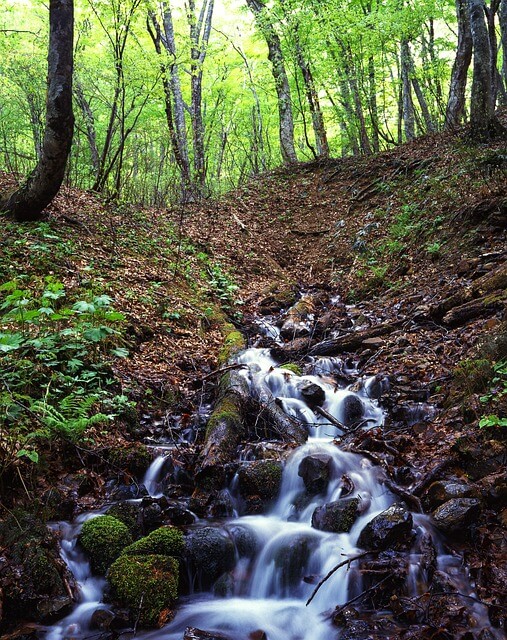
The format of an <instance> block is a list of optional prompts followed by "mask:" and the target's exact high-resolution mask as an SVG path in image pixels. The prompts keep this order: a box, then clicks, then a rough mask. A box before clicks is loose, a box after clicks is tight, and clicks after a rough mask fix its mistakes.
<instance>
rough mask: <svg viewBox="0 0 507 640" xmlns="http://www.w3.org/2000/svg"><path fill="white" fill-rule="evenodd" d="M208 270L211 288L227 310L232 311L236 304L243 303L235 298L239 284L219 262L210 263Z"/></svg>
mask: <svg viewBox="0 0 507 640" xmlns="http://www.w3.org/2000/svg"><path fill="white" fill-rule="evenodd" d="M207 271H208V277H209V285H210V287H211V290H212V291H213V293H214V294H215V296H217V298H218V299H219V300H220V304H221V306H222V308H223V309H224V310H225V311H231V310H232V309H233V307H234V306H236V305H238V304H241V301H240V300H237V299H236V298H235V294H236V292H237V291H238V289H239V287H238V285H237V284H236V283H235V282H234V280H233V279H232V278H231V276H230V275H229V274H228V273H227V272H226V271H224V270H223V269H222V266H221V265H220V264H219V263H216V264H213V265H208V267H207Z"/></svg>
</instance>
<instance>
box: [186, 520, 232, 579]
mask: <svg viewBox="0 0 507 640" xmlns="http://www.w3.org/2000/svg"><path fill="white" fill-rule="evenodd" d="M184 556H185V559H186V560H187V563H188V567H189V570H190V572H191V573H192V574H194V575H195V576H196V578H197V580H198V583H199V584H200V586H201V587H202V588H203V589H206V588H209V587H211V585H212V584H213V583H214V582H215V580H216V579H217V578H218V577H219V576H221V575H222V574H223V573H226V572H227V571H230V570H231V569H232V568H233V567H234V565H235V553H234V544H233V542H232V540H231V539H230V538H229V537H228V536H227V535H225V534H224V533H222V532H221V531H220V530H219V529H214V528H213V527H202V528H200V529H194V530H193V531H192V532H191V533H190V534H189V535H188V536H187V537H186V538H185V551H184Z"/></svg>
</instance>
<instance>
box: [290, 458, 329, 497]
mask: <svg viewBox="0 0 507 640" xmlns="http://www.w3.org/2000/svg"><path fill="white" fill-rule="evenodd" d="M332 462H333V460H332V458H331V456H328V455H325V454H314V455H311V456H306V458H303V459H302V460H301V462H300V464H299V468H298V475H299V476H300V477H301V478H303V482H304V483H305V487H306V490H307V491H308V493H311V494H316V493H321V492H322V491H324V490H325V489H326V488H327V485H328V483H329V476H330V474H331V467H332Z"/></svg>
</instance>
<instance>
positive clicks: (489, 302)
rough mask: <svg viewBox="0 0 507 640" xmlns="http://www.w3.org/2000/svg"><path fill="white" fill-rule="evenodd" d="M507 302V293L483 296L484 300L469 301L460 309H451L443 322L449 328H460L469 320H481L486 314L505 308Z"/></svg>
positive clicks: (499, 292) (501, 292)
mask: <svg viewBox="0 0 507 640" xmlns="http://www.w3.org/2000/svg"><path fill="white" fill-rule="evenodd" d="M506 301H507V295H506V293H505V291H496V292H494V293H488V295H486V296H483V297H482V298H478V299H475V300H469V301H468V302H465V303H464V304H461V305H459V306H458V307H454V308H453V309H450V310H449V311H448V312H447V313H446V314H445V316H444V317H443V319H442V321H443V323H444V324H446V325H447V326H449V327H459V326H460V325H462V324H465V323H466V322H468V321H469V320H473V319H475V318H480V317H481V316H482V315H484V314H486V313H490V312H491V311H495V310H496V309H501V308H502V307H505V303H506Z"/></svg>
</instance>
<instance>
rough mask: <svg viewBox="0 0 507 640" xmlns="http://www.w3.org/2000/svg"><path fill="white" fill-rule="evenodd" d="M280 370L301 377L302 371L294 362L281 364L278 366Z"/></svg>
mask: <svg viewBox="0 0 507 640" xmlns="http://www.w3.org/2000/svg"><path fill="white" fill-rule="evenodd" d="M280 369H287V371H292V373H295V374H296V375H297V376H302V375H303V370H302V369H301V367H300V366H299V365H298V364H296V363H295V362H287V363H286V364H282V365H281V366H280Z"/></svg>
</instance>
